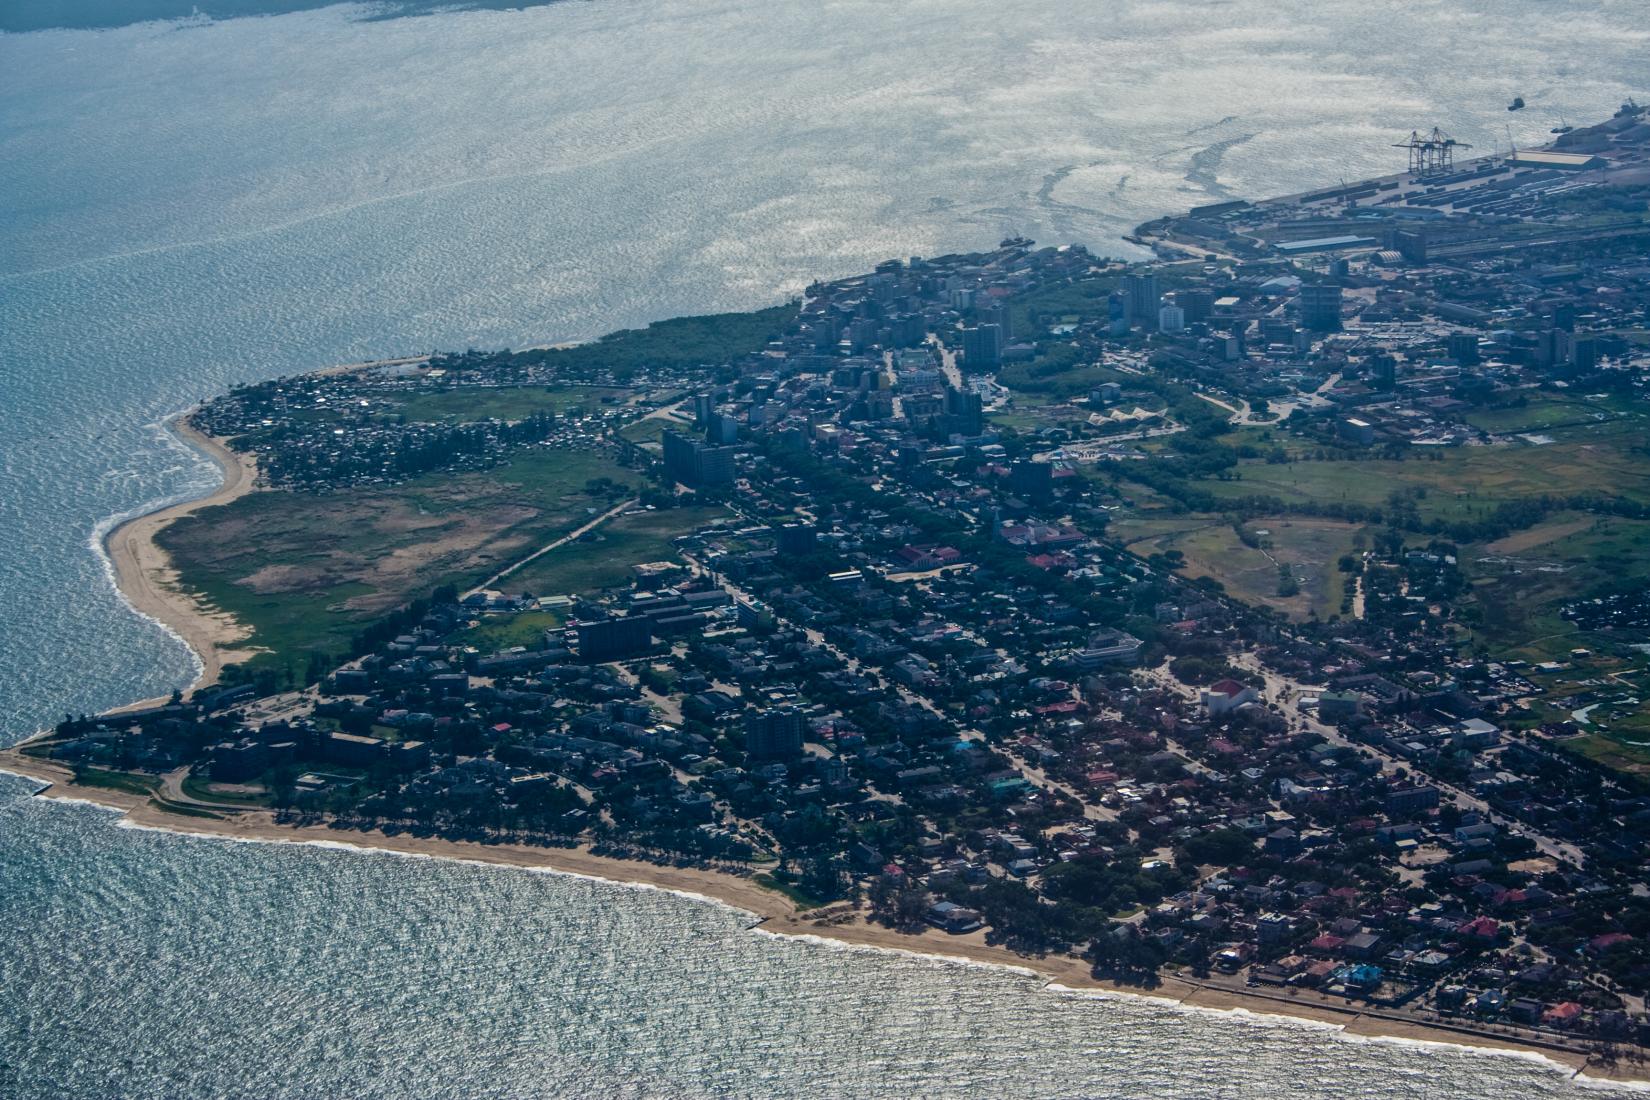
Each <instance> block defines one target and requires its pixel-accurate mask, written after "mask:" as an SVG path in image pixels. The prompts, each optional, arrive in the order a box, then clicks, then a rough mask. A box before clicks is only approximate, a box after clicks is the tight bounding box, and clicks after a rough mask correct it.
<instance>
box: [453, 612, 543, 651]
mask: <svg viewBox="0 0 1650 1100" xmlns="http://www.w3.org/2000/svg"><path fill="white" fill-rule="evenodd" d="M563 622H564V620H563V619H562V617H561V616H560V615H558V614H556V613H555V612H554V611H523V612H522V613H521V614H519V615H488V616H486V617H485V618H483V619H482V620H481V621H480V623H478V624H477V625H476V626H472V627H470V628H469V629H468V630H461V631H459V632H458V633H457V634H455V635H453V641H454V642H455V643H457V644H458V645H473V646H475V647H476V649H477V650H479V651H480V652H482V653H498V652H500V651H501V650H506V649H510V648H513V647H515V646H518V645H519V646H525V647H527V648H528V649H536V648H539V647H540V644H541V643H542V642H543V641H544V632H545V631H546V630H554V629H555V628H556V627H558V626H561V625H562V623H563Z"/></svg>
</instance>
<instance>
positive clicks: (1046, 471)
mask: <svg viewBox="0 0 1650 1100" xmlns="http://www.w3.org/2000/svg"><path fill="white" fill-rule="evenodd" d="M1008 487H1009V488H1010V489H1012V490H1013V491H1014V492H1016V493H1019V494H1021V495H1022V496H1027V497H1030V498H1031V499H1032V500H1045V499H1047V498H1048V497H1049V496H1050V495H1052V494H1053V492H1054V466H1053V464H1052V463H1048V462H1023V461H1022V462H1016V463H1014V465H1012V466H1010V467H1009V468H1008Z"/></svg>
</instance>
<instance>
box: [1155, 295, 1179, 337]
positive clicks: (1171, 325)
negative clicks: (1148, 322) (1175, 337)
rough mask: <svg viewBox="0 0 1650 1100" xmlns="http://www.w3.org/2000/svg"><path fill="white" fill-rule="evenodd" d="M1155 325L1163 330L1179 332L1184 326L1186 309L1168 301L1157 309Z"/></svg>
mask: <svg viewBox="0 0 1650 1100" xmlns="http://www.w3.org/2000/svg"><path fill="white" fill-rule="evenodd" d="M1157 327H1158V328H1159V329H1161V330H1162V331H1164V332H1180V331H1181V330H1182V329H1184V328H1185V327H1186V311H1185V310H1183V309H1181V308H1180V307H1179V306H1178V305H1175V304H1174V303H1173V302H1170V303H1169V304H1168V305H1166V306H1164V307H1163V308H1162V309H1160V310H1158V311H1157Z"/></svg>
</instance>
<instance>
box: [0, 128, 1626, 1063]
mask: <svg viewBox="0 0 1650 1100" xmlns="http://www.w3.org/2000/svg"><path fill="white" fill-rule="evenodd" d="M1447 142H1448V139H1447V138H1445V137H1444V136H1443V135H1441V134H1437V133H1434V134H1433V135H1432V136H1429V137H1425V138H1423V137H1421V136H1420V135H1419V134H1417V135H1416V137H1414V138H1413V139H1412V140H1411V142H1409V143H1407V144H1408V146H1409V148H1410V166H1409V168H1410V170H1409V171H1407V172H1404V173H1402V174H1399V175H1395V176H1393V177H1390V178H1387V179H1382V180H1374V181H1369V182H1367V183H1359V184H1354V185H1350V186H1343V187H1339V188H1335V189H1333V190H1328V191H1322V192H1315V193H1310V194H1305V195H1299V196H1293V197H1289V198H1284V199H1276V200H1268V201H1264V202H1226V203H1220V204H1216V205H1213V206H1207V207H1203V208H1200V209H1197V210H1193V211H1191V212H1189V213H1188V214H1186V215H1184V216H1180V217H1174V218H1166V219H1163V220H1161V221H1157V222H1153V223H1149V224H1147V225H1145V226H1142V227H1140V228H1139V229H1138V230H1137V231H1136V234H1135V236H1134V238H1133V239H1134V240H1136V241H1138V242H1140V243H1142V244H1145V245H1147V246H1149V247H1151V248H1152V249H1153V250H1154V251H1155V252H1156V253H1157V256H1158V258H1157V259H1156V260H1154V261H1151V262H1145V263H1129V262H1122V261H1116V260H1109V259H1106V258H1104V257H1100V256H1096V255H1093V254H1091V253H1090V252H1088V251H1087V250H1086V249H1083V248H1081V247H1075V246H1073V247H1064V248H1051V247H1044V248H1039V247H1036V246H1035V245H1034V244H1033V243H1032V242H1030V241H1025V240H1017V239H1016V240H1008V241H1004V242H1003V243H1002V244H1001V246H999V247H998V248H997V249H995V250H992V251H989V252H984V253H978V254H968V255H951V256H942V257H935V258H916V257H913V258H910V259H908V260H890V261H888V262H886V263H883V264H880V265H878V266H877V268H876V270H875V271H874V272H871V273H869V274H867V275H863V276H859V277H854V278H848V279H839V280H835V281H831V282H826V283H817V284H815V285H813V286H810V287H809V288H808V289H807V292H806V293H805V294H804V295H803V297H802V298H801V300H800V301H798V302H793V303H790V304H787V305H784V306H779V307H775V308H772V309H768V310H762V311H757V312H754V313H747V314H730V315H723V316H716V317H700V318H684V319H679V320H676V321H668V322H662V323H660V324H657V325H653V326H651V327H649V328H648V329H645V330H639V331H630V332H621V333H615V334H613V335H612V336H609V337H606V338H604V339H603V340H600V341H597V342H594V343H591V344H587V345H579V346H575V347H554V348H536V349H528V350H516V351H512V350H505V351H496V352H478V351H467V352H463V353H454V354H437V355H432V356H430V357H428V358H420V359H405V360H396V361H393V362H385V363H375V364H363V365H360V366H356V367H352V368H349V369H334V370H328V371H323V372H320V373H317V374H312V375H307V376H304V377H300V378H289V379H281V380H277V381H273V382H267V383H262V384H258V385H253V386H248V387H244V388H242V389H238V390H236V391H234V392H232V393H230V394H228V395H226V396H224V397H222V398H220V399H218V400H215V401H213V402H210V403H208V404H207V405H205V406H203V407H202V408H200V409H197V410H194V411H193V412H192V413H190V414H189V415H188V416H187V417H185V418H184V419H183V421H182V422H181V423H180V424H178V425H177V430H178V431H179V432H180V434H182V435H183V436H184V437H185V438H186V439H187V440H189V441H190V442H192V443H193V444H194V445H195V446H197V447H199V448H200V449H202V450H204V451H206V452H207V453H208V454H211V455H212V456H213V457H214V458H215V459H216V460H217V461H218V462H219V464H220V465H221V466H223V468H224V470H225V484H224V487H223V488H222V489H221V490H220V491H219V492H218V493H216V494H214V495H213V496H211V497H208V498H206V499H204V500H200V501H196V502H192V503H189V504H186V505H180V506H177V507H174V508H169V509H166V510H165V511H162V512H158V513H155V514H153V515H151V516H146V517H143V518H141V519H138V520H134V521H132V522H130V523H128V524H126V525H123V526H122V527H120V528H117V529H116V530H115V531H114V532H113V533H111V535H110V536H109V539H108V540H107V549H108V552H109V554H110V557H111V560H112V561H113V562H114V565H115V572H116V575H117V578H118V580H119V582H120V585H121V588H122V591H123V592H125V593H126V594H127V597H128V598H129V599H130V600H131V601H132V603H133V605H134V606H135V607H137V608H138V609H139V610H140V611H143V612H145V613H146V614H150V615H152V616H154V617H155V618H157V619H159V620H160V621H162V622H164V623H167V624H168V625H170V626H171V627H172V628H173V629H175V630H176V631H177V632H178V633H179V634H180V636H182V637H183V638H184V640H185V641H187V642H188V643H189V644H190V646H191V648H193V649H195V650H196V652H197V653H199V654H200V655H201V660H202V664H203V669H202V674H201V677H200V679H199V681H198V683H197V684H195V685H194V686H193V687H192V689H191V690H190V691H189V692H188V693H184V692H178V693H176V694H175V695H174V696H173V697H171V698H170V699H161V700H153V701H151V702H149V703H148V704H144V705H139V706H137V707H135V708H127V709H124V710H122V711H120V712H115V713H111V714H106V715H100V716H68V717H66V718H65V720H64V721H63V722H62V723H61V724H60V725H59V726H58V727H57V728H56V729H54V730H52V731H48V732H46V733H44V734H42V735H41V736H40V737H38V738H36V739H34V740H32V741H30V742H28V743H26V744H25V745H23V746H20V747H19V748H18V749H16V750H13V751H10V752H7V753H4V754H0V766H4V767H6V768H7V769H9V770H15V771H18V772H21V773H24V774H27V775H32V776H35V777H37V778H39V779H41V780H43V781H46V782H48V783H50V784H52V787H51V790H50V791H49V792H48V793H53V794H56V793H63V794H71V793H72V794H74V795H76V796H78V797H85V798H90V799H94V800H97V801H100V802H104V803H106V804H108V805H112V806H115V807H117V808H120V809H122V810H125V811H126V812H128V813H129V814H130V815H131V816H132V817H133V819H134V820H137V821H140V822H142V823H145V824H152V825H157V826H162V827H166V828H173V829H178V830H181V831H186V832H200V833H206V834H213V835H227V836H237V837H257V838H261V839H270V840H292V841H303V840H316V839H327V840H333V841H336V840H338V839H345V840H347V841H349V842H352V843H359V844H361V845H364V846H370V847H376V848H383V849H387V850H392V851H402V852H417V853H424V854H431V855H440V856H448V857H453V858H468V859H480V860H488V861H493V862H502V863H512V864H523V865H534V866H545V867H551V868H555V869H558V870H563V871H567V872H570V873H577V874H587V875H596V876H600V877H603V878H610V879H614V880H618V881H636V882H645V883H650V884H653V885H657V886H660V887H663V888H668V889H676V890H684V891H688V892H693V893H698V894H703V895H708V896H711V897H715V898H718V899H721V900H723V901H726V902H728V903H730V904H733V905H736V906H738V907H740V908H743V909H746V910H748V911H750V912H751V913H753V914H754V915H755V916H756V917H757V918H758V919H759V921H760V926H761V927H762V928H763V929H765V930H768V931H773V932H777V933H781V934H816V935H824V936H830V937H834V938H837V939H841V940H845V941H847V942H852V943H859V944H864V945H867V946H876V947H900V948H906V949H911V950H918V951H924V952H930V953H934V954H940V955H950V956H959V957H965V958H969V959H973V960H977V961H986V962H993V963H1001V964H1007V965H1017V966H1023V967H1029V968H1031V969H1033V970H1035V971H1038V972H1040V973H1042V974H1045V975H1046V976H1048V977H1049V978H1050V979H1051V980H1053V981H1056V982H1058V983H1060V984H1062V985H1065V986H1071V987H1086V988H1103V989H1113V990H1129V991H1136V992H1144V993H1149V994H1153V995H1157V996H1163V997H1169V998H1172V999H1174V1000H1177V1001H1180V1002H1182V1003H1185V1004H1189V1005H1196V1006H1202V1007H1209V1008H1232V1007H1247V1008H1251V1009H1253V1010H1255V1011H1260V1012H1278V1013H1285V1014H1290V1015H1296V1016H1303V1017H1307V1018H1313V1019H1320V1020H1325V1021H1329V1022H1332V1023H1335V1024H1338V1025H1341V1026H1343V1027H1345V1028H1346V1029H1347V1030H1348V1031H1349V1032H1356V1033H1370V1034H1383V1035H1397V1036H1406V1037H1412V1038H1428V1039H1436V1040H1439V1041H1446V1042H1457V1043H1463V1044H1466V1045H1471V1046H1509V1047H1516V1048H1519V1049H1525V1050H1534V1051H1538V1052H1540V1053H1542V1054H1544V1055H1546V1056H1548V1057H1550V1058H1553V1059H1554V1060H1556V1061H1559V1062H1562V1063H1563V1064H1565V1065H1568V1066H1571V1067H1574V1068H1576V1069H1583V1068H1585V1070H1586V1071H1587V1072H1588V1073H1592V1074H1598V1075H1619V1076H1629V1077H1644V1076H1650V1073H1647V1071H1646V1068H1645V1063H1644V1061H1643V1056H1644V1052H1645V1045H1646V1043H1647V1041H1650V1020H1647V1017H1646V1004H1645V996H1646V995H1647V993H1650V879H1647V878H1646V870H1647V866H1650V839H1647V837H1650V833H1647V832H1646V830H1645V828H1644V826H1645V824H1646V823H1647V822H1650V709H1647V707H1646V705H1645V704H1644V703H1643V702H1642V700H1644V699H1645V698H1646V697H1647V696H1646V692H1647V691H1650V668H1647V660H1646V657H1647V654H1650V552H1647V549H1646V548H1647V547H1650V450H1647V448H1646V444H1645V439H1646V424H1647V420H1646V417H1647V413H1650V264H1647V263H1646V260H1645V256H1646V253H1647V246H1650V113H1647V112H1645V111H1644V110H1642V109H1640V108H1637V107H1635V106H1633V105H1627V106H1625V107H1623V108H1622V110H1621V111H1620V112H1618V113H1617V114H1616V115H1615V116H1614V117H1613V118H1611V119H1609V120H1608V121H1606V122H1604V123H1601V124H1599V125H1597V126H1592V127H1586V128H1580V129H1574V130H1571V131H1569V132H1567V133H1565V134H1563V135H1562V136H1561V138H1560V140H1559V141H1558V142H1557V143H1556V144H1555V146H1554V148H1552V149H1548V150H1540V151H1521V152H1518V153H1514V154H1510V155H1507V156H1496V157H1490V158H1485V159H1483V160H1479V161H1473V162H1470V163H1462V164H1456V163H1454V162H1453V158H1452V149H1453V144H1446V143H1447Z"/></svg>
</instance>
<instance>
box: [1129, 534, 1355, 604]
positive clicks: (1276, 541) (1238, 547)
mask: <svg viewBox="0 0 1650 1100" xmlns="http://www.w3.org/2000/svg"><path fill="white" fill-rule="evenodd" d="M1246 526H1247V529H1248V530H1249V531H1250V532H1251V533H1252V534H1253V535H1254V536H1255V537H1256V538H1257V540H1258V541H1259V543H1260V546H1259V548H1256V547H1251V546H1248V545H1246V544H1245V543H1244V542H1243V540H1242V539H1240V538H1239V537H1238V534H1237V532H1236V530H1234V529H1233V527H1232V525H1231V524H1229V523H1227V522H1225V521H1224V520H1222V519H1221V518H1220V517H1218V516H1178V517H1174V518H1164V519H1157V518H1151V519H1125V520H1118V521H1115V522H1113V523H1112V525H1111V527H1110V529H1109V530H1110V533H1111V534H1112V535H1114V536H1115V537H1117V538H1121V539H1123V540H1124V541H1125V543H1126V544H1127V545H1128V548H1129V550H1130V551H1132V552H1133V553H1136V554H1139V555H1140V556H1142V557H1146V556H1150V555H1151V554H1154V553H1165V552H1168V551H1171V550H1178V551H1180V552H1181V554H1183V555H1184V556H1185V562H1184V565H1183V566H1182V567H1181V569H1180V570H1179V571H1180V573H1181V574H1182V575H1183V576H1188V577H1213V578H1214V579H1215V580H1217V581H1219V582H1220V583H1221V584H1222V585H1224V586H1225V589H1226V591H1227V592H1229V593H1230V594H1231V595H1233V596H1235V597H1237V598H1238V599H1241V600H1243V601H1244V602H1246V603H1253V604H1262V605H1265V606H1267V607H1272V608H1275V609H1277V610H1278V611H1281V612H1283V613H1284V614H1286V615H1288V616H1289V617H1290V618H1292V619H1296V620H1303V619H1308V618H1312V617H1317V618H1320V619H1327V618H1329V617H1330V616H1332V615H1336V614H1339V613H1340V609H1341V599H1342V596H1343V594H1344V592H1345V585H1346V575H1345V574H1344V573H1342V572H1340V570H1339V569H1338V568H1337V567H1336V563H1337V562H1338V561H1339V559H1340V558H1341V556H1342V555H1343V554H1350V553H1352V552H1353V551H1354V550H1355V549H1356V548H1357V545H1358V542H1359V532H1360V531H1361V530H1362V528H1361V527H1360V526H1359V525H1358V524H1353V523H1341V522H1339V521H1336V520H1324V519H1300V518H1287V517H1280V516H1272V517H1267V518H1263V519H1256V520H1253V521H1252V522H1250V523H1249V524H1247V525H1246ZM1262 532H1264V533H1262ZM1280 564H1281V565H1287V566H1288V567H1289V569H1290V571H1291V573H1292V575H1293V576H1294V577H1295V580H1296V582H1297V583H1298V584H1299V586H1300V591H1299V592H1298V593H1296V594H1295V595H1293V596H1282V595H1279V587H1278V585H1279V572H1278V567H1279V565H1280Z"/></svg>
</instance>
